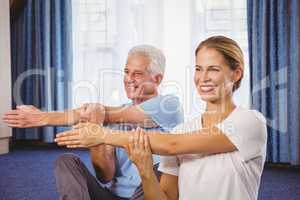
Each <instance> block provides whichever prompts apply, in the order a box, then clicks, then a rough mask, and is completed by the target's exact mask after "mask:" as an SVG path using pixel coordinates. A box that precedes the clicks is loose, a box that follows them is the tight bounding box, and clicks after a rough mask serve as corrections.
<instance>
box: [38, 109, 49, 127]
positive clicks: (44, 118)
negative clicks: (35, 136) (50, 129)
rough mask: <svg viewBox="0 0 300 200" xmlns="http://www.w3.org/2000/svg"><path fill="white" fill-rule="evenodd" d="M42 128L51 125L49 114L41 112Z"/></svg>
mask: <svg viewBox="0 0 300 200" xmlns="http://www.w3.org/2000/svg"><path fill="white" fill-rule="evenodd" d="M40 114H41V119H42V120H41V126H48V125H49V124H50V119H49V113H48V112H41V113H40Z"/></svg>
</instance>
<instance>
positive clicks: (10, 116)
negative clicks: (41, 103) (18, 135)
mask: <svg viewBox="0 0 300 200" xmlns="http://www.w3.org/2000/svg"><path fill="white" fill-rule="evenodd" d="M3 121H4V122H5V123H6V124H7V125H8V126H9V127H15V128H29V127H40V126H45V125H47V116H46V113H45V112H42V111H41V110H39V109H38V108H36V107H34V106H32V105H20V106H17V108H16V109H15V110H10V111H8V112H6V113H5V114H4V116H3Z"/></svg>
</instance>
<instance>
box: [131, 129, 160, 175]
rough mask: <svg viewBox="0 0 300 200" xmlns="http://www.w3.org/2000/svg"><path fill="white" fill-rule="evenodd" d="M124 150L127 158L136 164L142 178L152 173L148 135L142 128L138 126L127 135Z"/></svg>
mask: <svg viewBox="0 0 300 200" xmlns="http://www.w3.org/2000/svg"><path fill="white" fill-rule="evenodd" d="M126 151H127V153H128V156H129V159H130V160H131V161H132V162H133V163H134V164H135V165H136V166H137V168H138V170H139V173H140V176H141V177H142V178H149V177H151V176H153V175H154V171H153V159H152V152H151V147H150V142H149V137H148V136H147V134H145V132H144V130H143V129H141V128H138V129H137V130H136V131H135V132H134V133H132V135H130V136H129V142H128V146H127V147H126Z"/></svg>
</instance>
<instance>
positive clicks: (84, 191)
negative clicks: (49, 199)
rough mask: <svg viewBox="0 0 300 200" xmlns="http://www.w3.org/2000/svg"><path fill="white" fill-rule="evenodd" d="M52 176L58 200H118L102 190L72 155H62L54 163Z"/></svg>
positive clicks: (78, 159) (104, 189)
mask: <svg viewBox="0 0 300 200" xmlns="http://www.w3.org/2000/svg"><path fill="white" fill-rule="evenodd" d="M54 174H55V178H56V185H57V189H58V193H59V199H60V200H96V199H97V200H119V199H120V198H118V197H116V196H115V195H114V194H112V193H111V192H110V191H109V190H108V189H106V188H103V187H102V186H101V185H100V184H99V183H98V182H97V179H96V178H95V177H94V176H93V175H92V174H91V173H90V172H89V170H88V169H87V168H86V166H85V165H84V164H83V162H82V161H81V160H80V158H79V157H77V156H76V155H74V154H63V155H61V156H60V157H59V158H58V159H57V160H56V161H55V167H54Z"/></svg>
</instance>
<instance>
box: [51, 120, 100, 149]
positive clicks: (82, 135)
mask: <svg viewBox="0 0 300 200" xmlns="http://www.w3.org/2000/svg"><path fill="white" fill-rule="evenodd" d="M73 128H74V129H73V130H70V131H65V132H63V133H59V134H57V135H56V138H55V140H54V141H55V142H56V143H57V144H58V145H59V146H67V147H68V148H88V147H93V146H97V145H100V144H103V143H104V137H105V133H104V132H103V131H102V130H103V129H102V126H100V125H98V124H95V123H89V122H86V123H79V124H77V125H75V126H73Z"/></svg>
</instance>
